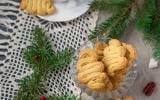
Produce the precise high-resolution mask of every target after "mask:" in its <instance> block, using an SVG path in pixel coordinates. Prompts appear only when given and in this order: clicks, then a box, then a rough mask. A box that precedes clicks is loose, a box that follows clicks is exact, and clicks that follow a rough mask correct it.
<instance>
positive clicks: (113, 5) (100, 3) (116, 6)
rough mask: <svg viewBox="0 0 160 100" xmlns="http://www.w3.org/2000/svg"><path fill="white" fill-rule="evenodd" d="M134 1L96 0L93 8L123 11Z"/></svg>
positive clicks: (92, 5)
mask: <svg viewBox="0 0 160 100" xmlns="http://www.w3.org/2000/svg"><path fill="white" fill-rule="evenodd" d="M132 2H133V0H94V1H93V2H92V3H91V8H93V9H98V10H103V11H106V10H107V11H112V12H113V13H115V12H117V11H122V10H123V9H124V8H126V7H128V5H129V4H130V3H132Z"/></svg>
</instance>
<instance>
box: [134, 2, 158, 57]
mask: <svg viewBox="0 0 160 100" xmlns="http://www.w3.org/2000/svg"><path fill="white" fill-rule="evenodd" d="M137 28H138V29H140V30H141V31H143V32H144V39H145V40H147V41H148V42H150V43H151V44H152V45H153V56H154V58H156V59H157V60H158V59H160V45H159V43H160V7H159V2H158V0H145V2H144V4H143V6H142V7H141V8H140V10H139V12H138V13H137Z"/></svg>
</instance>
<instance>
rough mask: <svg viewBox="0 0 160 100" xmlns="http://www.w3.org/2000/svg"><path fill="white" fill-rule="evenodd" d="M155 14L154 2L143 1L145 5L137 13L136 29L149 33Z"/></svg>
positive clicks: (152, 0) (150, 0)
mask: <svg viewBox="0 0 160 100" xmlns="http://www.w3.org/2000/svg"><path fill="white" fill-rule="evenodd" d="M155 13H156V4H155V0H145V3H144V4H143V6H142V7H141V8H140V9H139V10H138V12H137V27H138V28H139V29H141V30H143V31H144V32H150V31H151V25H152V22H153V18H154V15H155Z"/></svg>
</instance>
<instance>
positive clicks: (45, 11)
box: [20, 0, 56, 16]
mask: <svg viewBox="0 0 160 100" xmlns="http://www.w3.org/2000/svg"><path fill="white" fill-rule="evenodd" d="M20 8H21V9H22V10H26V11H27V12H28V13H29V14H34V15H42V16H43V15H50V14H53V13H54V12H55V11H56V8H55V6H54V5H53V0H21V3H20Z"/></svg>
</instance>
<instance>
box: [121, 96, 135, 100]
mask: <svg viewBox="0 0 160 100" xmlns="http://www.w3.org/2000/svg"><path fill="white" fill-rule="evenodd" d="M123 100H134V98H133V97H132V96H127V97H125V98H124V99H123Z"/></svg>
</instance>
